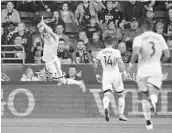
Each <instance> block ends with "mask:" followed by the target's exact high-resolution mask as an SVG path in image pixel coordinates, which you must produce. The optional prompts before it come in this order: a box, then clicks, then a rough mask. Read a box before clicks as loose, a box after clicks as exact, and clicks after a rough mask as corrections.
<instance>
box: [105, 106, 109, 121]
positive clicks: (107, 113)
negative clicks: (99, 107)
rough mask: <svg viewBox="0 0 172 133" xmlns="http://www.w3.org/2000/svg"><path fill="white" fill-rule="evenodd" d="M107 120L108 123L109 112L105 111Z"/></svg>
mask: <svg viewBox="0 0 172 133" xmlns="http://www.w3.org/2000/svg"><path fill="white" fill-rule="evenodd" d="M105 120H106V121H107V122H108V121H109V110H108V109H105Z"/></svg>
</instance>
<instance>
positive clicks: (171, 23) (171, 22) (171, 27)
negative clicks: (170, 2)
mask: <svg viewBox="0 0 172 133" xmlns="http://www.w3.org/2000/svg"><path fill="white" fill-rule="evenodd" d="M168 16H169V18H168V22H167V35H168V36H172V7H171V8H169V9H168Z"/></svg>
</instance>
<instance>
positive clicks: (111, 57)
mask: <svg viewBox="0 0 172 133" xmlns="http://www.w3.org/2000/svg"><path fill="white" fill-rule="evenodd" d="M118 58H121V53H120V51H119V50H117V49H114V48H112V47H109V48H105V49H103V50H101V51H99V53H98V54H97V57H96V59H97V60H99V61H100V62H101V65H102V67H103V77H104V76H106V77H108V76H109V77H110V76H115V75H116V76H117V75H119V67H118V63H117V59H118Z"/></svg>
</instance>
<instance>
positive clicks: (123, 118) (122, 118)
mask: <svg viewBox="0 0 172 133" xmlns="http://www.w3.org/2000/svg"><path fill="white" fill-rule="evenodd" d="M119 121H127V118H126V117H125V116H124V115H120V116H119Z"/></svg>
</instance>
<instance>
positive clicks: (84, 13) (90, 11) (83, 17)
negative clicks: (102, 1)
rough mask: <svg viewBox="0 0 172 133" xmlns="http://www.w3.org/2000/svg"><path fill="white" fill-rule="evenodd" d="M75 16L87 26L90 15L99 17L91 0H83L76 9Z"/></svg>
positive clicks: (80, 22)
mask: <svg viewBox="0 0 172 133" xmlns="http://www.w3.org/2000/svg"><path fill="white" fill-rule="evenodd" d="M75 16H76V18H77V19H78V22H79V24H80V25H82V26H83V27H85V26H86V25H88V24H89V21H90V17H91V16H96V17H97V14H96V11H95V10H94V8H93V6H92V5H91V4H90V2H89V1H88V0H83V2H82V3H80V4H79V5H78V6H77V8H76V10H75ZM97 21H98V18H97Z"/></svg>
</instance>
